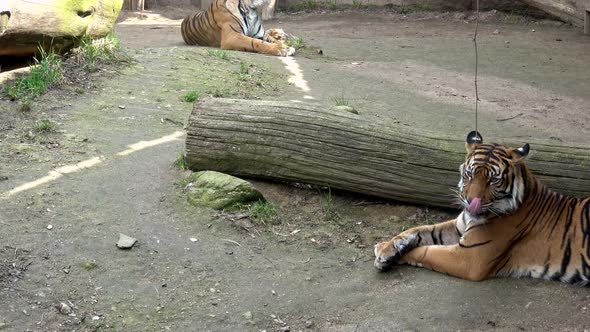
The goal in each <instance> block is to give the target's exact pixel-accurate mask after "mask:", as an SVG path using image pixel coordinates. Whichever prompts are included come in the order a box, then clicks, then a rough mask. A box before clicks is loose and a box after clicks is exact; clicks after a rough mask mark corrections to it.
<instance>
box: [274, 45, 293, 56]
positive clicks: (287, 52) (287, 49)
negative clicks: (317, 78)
mask: <svg viewBox="0 0 590 332" xmlns="http://www.w3.org/2000/svg"><path fill="white" fill-rule="evenodd" d="M293 54H295V49H294V48H293V47H283V48H281V49H280V50H279V54H278V55H279V56H290V55H293Z"/></svg>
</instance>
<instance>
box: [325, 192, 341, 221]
mask: <svg viewBox="0 0 590 332" xmlns="http://www.w3.org/2000/svg"><path fill="white" fill-rule="evenodd" d="M320 199H321V203H322V210H323V212H324V220H325V221H333V220H336V219H338V217H339V216H338V213H337V212H336V210H335V209H334V195H333V194H332V188H330V187H328V191H327V192H324V193H323V195H322V197H321V198H320Z"/></svg>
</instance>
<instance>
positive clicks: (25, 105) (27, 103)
mask: <svg viewBox="0 0 590 332" xmlns="http://www.w3.org/2000/svg"><path fill="white" fill-rule="evenodd" d="M31 105H32V102H31V100H30V99H24V100H23V101H21V102H20V104H19V105H18V110H19V111H21V112H29V111H30V110H31Z"/></svg>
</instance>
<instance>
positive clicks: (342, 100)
mask: <svg viewBox="0 0 590 332" xmlns="http://www.w3.org/2000/svg"><path fill="white" fill-rule="evenodd" d="M334 103H336V106H350V101H348V99H346V98H344V97H336V98H334Z"/></svg>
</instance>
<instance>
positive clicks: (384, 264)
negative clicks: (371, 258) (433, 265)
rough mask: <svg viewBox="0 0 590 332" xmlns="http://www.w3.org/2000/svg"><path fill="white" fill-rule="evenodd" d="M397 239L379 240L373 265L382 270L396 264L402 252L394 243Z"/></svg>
mask: <svg viewBox="0 0 590 332" xmlns="http://www.w3.org/2000/svg"><path fill="white" fill-rule="evenodd" d="M394 243H395V241H394V240H391V241H384V242H379V243H377V244H376V245H375V262H374V263H373V265H374V266H375V268H376V269H377V270H379V271H381V272H383V271H387V270H389V269H390V268H391V267H392V266H393V265H395V264H396V263H397V262H398V261H399V259H400V257H401V253H400V252H399V251H398V250H397V249H396V247H395V245H394Z"/></svg>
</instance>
